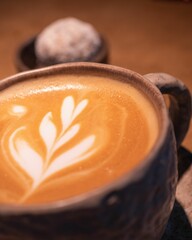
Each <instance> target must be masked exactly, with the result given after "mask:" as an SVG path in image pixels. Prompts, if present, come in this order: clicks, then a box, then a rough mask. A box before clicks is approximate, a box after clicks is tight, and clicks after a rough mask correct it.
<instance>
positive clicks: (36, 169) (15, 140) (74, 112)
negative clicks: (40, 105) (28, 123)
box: [9, 96, 96, 195]
mask: <svg viewBox="0 0 192 240" xmlns="http://www.w3.org/2000/svg"><path fill="white" fill-rule="evenodd" d="M87 104H88V100H87V99H84V100H82V101H81V102H80V103H79V104H78V105H77V106H75V104H74V99H73V97H72V96H68V97H66V98H65V99H64V100H63V103H62V107H61V112H60V117H61V123H62V129H61V132H58V131H57V127H56V125H55V124H54V122H53V119H52V113H51V112H48V113H47V114H46V115H45V116H44V117H43V119H42V121H41V122H40V125H39V134H40V137H41V138H42V140H43V142H44V144H45V146H46V157H45V161H44V159H43V156H41V155H40V154H38V152H37V151H35V149H33V148H32V147H31V146H30V143H29V142H27V141H26V140H25V139H22V138H20V137H18V135H19V134H18V133H19V132H20V131H22V130H24V129H25V127H24V126H23V127H20V128H18V129H16V130H15V131H14V132H13V133H12V134H11V136H10V137H9V149H10V152H11V155H12V157H13V159H14V160H15V161H16V162H17V163H18V165H19V166H20V167H21V168H22V169H23V170H24V171H25V172H26V173H27V174H28V175H29V176H30V177H31V178H32V179H33V184H32V190H34V189H35V188H37V187H38V186H39V184H40V183H41V182H42V181H43V180H45V179H46V178H48V177H49V176H50V175H52V174H54V173H55V172H57V171H59V170H61V169H63V168H66V167H68V166H70V165H72V164H74V163H77V162H79V161H82V160H83V159H86V158H87V157H88V156H89V155H90V154H92V153H93V152H94V151H95V150H96V148H95V147H94V148H93V144H94V141H95V138H96V136H95V135H94V134H93V135H89V136H87V137H85V138H84V139H82V140H81V141H80V142H79V143H78V144H76V145H75V146H74V147H72V148H71V149H69V150H68V151H66V152H65V151H64V152H63V153H61V154H60V155H59V156H57V157H55V158H54V157H53V155H54V153H55V152H56V151H57V150H58V149H59V148H61V147H63V146H64V145H65V144H66V143H67V142H68V141H70V140H71V139H72V138H73V137H75V135H76V134H78V132H79V129H80V124H78V123H76V124H74V125H73V122H74V120H75V119H76V118H77V117H78V115H79V114H81V112H82V111H83V110H84V108H86V105H87ZM14 108H15V109H19V108H20V109H22V107H20V106H14ZM23 109H24V111H27V109H25V108H24V107H23ZM19 114H21V112H19ZM51 159H52V160H53V161H52V162H51V163H50V160H51ZM30 193H31V191H30ZM27 195H28V194H27Z"/></svg>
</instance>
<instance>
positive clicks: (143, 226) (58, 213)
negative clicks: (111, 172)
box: [0, 63, 191, 240]
mask: <svg viewBox="0 0 192 240" xmlns="http://www.w3.org/2000/svg"><path fill="white" fill-rule="evenodd" d="M82 72H83V74H87V75H94V74H99V75H100V76H105V77H106V76H107V77H108V78H109V79H110V77H112V78H115V79H117V80H119V81H124V82H126V81H127V82H128V83H130V84H133V83H134V84H136V85H137V86H138V87H139V89H140V90H141V91H142V92H143V94H145V95H148V96H150V99H151V101H153V104H154V105H155V106H156V109H157V111H158V112H157V115H158V119H159V122H160V129H161V131H160V134H159V137H158V140H157V141H156V143H155V146H154V147H153V149H152V150H151V151H150V152H149V153H148V155H147V157H146V158H145V159H144V160H143V161H142V162H141V164H139V165H138V166H137V167H136V168H134V169H133V170H132V171H131V172H130V173H129V174H126V175H124V176H122V177H120V178H118V179H117V180H116V181H115V182H113V183H110V184H108V185H107V186H104V187H100V188H99V189H96V190H93V191H90V192H87V193H85V194H83V195H81V196H77V197H74V198H70V199H67V200H62V201H59V202H54V203H50V204H43V205H29V206H22V205H16V206H13V205H9V204H0V239H6V240H20V239H25V240H32V239H41V240H42V239H50V240H51V239H65V240H90V239H92V240H98V239H102V240H104V239H105V240H113V239H114V240H115V239H118V240H120V239H121V240H145V239H146V240H158V239H160V238H161V237H162V235H163V232H164V230H165V227H166V223H167V221H168V218H169V216H170V213H171V211H172V208H173V203H174V199H175V190H176V185H177V147H179V146H180V144H181V142H182V140H183V139H184V137H185V135H186V133H187V130H188V128H189V123H190V119H191V95H190V93H189V90H188V89H187V88H186V86H184V84H183V83H182V82H181V81H179V80H177V79H175V78H174V77H172V76H170V75H168V74H164V73H151V74H147V75H145V76H141V75H139V74H138V73H135V72H133V71H131V70H127V69H123V68H120V67H116V66H111V65H102V64H96V63H72V64H63V65H57V66H52V67H48V68H44V69H39V70H35V71H31V72H26V73H21V74H18V75H15V76H12V77H10V78H7V79H4V80H2V81H1V82H0V91H3V89H7V88H9V87H10V86H12V85H14V84H15V83H17V82H23V81H29V80H30V79H32V78H37V79H38V78H39V77H46V76H50V75H52V76H55V75H58V74H59V75H63V76H65V74H74V73H75V74H78V73H80V74H81V73H82ZM109 81H110V80H109ZM0 94H1V92H0ZM162 94H169V95H170V109H169V110H170V111H169V112H170V114H168V111H167V107H166V104H165V102H164V99H163V96H162Z"/></svg>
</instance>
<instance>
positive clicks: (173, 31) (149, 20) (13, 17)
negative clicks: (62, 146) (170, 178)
mask: <svg viewBox="0 0 192 240" xmlns="http://www.w3.org/2000/svg"><path fill="white" fill-rule="evenodd" d="M69 16H72V17H76V18H79V19H81V20H84V21H87V22H90V23H92V24H93V25H94V26H95V28H96V29H97V30H98V31H99V32H101V33H102V34H103V35H104V36H105V37H106V39H107V41H108V44H109V48H110V63H111V64H114V65H118V66H122V67H125V68H129V69H131V70H134V71H136V72H138V73H140V74H146V73H150V72H166V73H169V74H172V75H173V76H175V77H177V78H179V79H181V80H182V81H183V82H184V83H185V84H186V85H187V86H188V88H189V89H190V91H192V4H191V3H186V2H184V1H173V0H172V1H171V0H170V1H168V0H167V1H165V0H164V1H163V0H162V1H160V0H140V1H139V0H137V1H134V0H132V1H129V0H124V1H123V0H116V1H115V0H105V1H101V0H97V1H90V0H81V1H74V0H67V1H66V0H39V1H36V0H33V1H26V0H25V1H24V0H18V1H11V0H1V1H0V79H3V78H5V77H7V76H10V75H12V74H14V73H16V70H15V67H14V54H15V51H16V49H17V47H18V46H19V45H20V44H21V43H22V42H23V41H25V40H26V39H28V38H30V37H31V36H33V35H35V34H37V33H38V32H40V31H41V30H42V29H43V28H44V27H45V26H47V25H48V24H49V23H51V22H53V21H54V20H57V19H59V18H65V17H69ZM183 145H184V146H185V147H187V148H188V150H190V151H192V126H191V127H190V129H189V132H188V134H187V136H186V139H185V141H184V142H183ZM191 175H192V168H191V167H190V168H189V170H188V172H187V173H186V174H185V176H184V177H183V179H182V180H181V181H180V183H179V186H178V189H177V199H178V200H179V201H180V203H181V204H182V205H183V206H184V207H185V211H186V213H187V214H188V216H189V219H190V220H191V222H192V177H191Z"/></svg>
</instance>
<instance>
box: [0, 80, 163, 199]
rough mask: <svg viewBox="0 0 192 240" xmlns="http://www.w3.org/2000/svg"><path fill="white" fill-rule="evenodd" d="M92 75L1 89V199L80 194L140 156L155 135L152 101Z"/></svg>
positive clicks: (117, 174) (113, 176) (118, 173)
mask: <svg viewBox="0 0 192 240" xmlns="http://www.w3.org/2000/svg"><path fill="white" fill-rule="evenodd" d="M91 78H92V80H95V81H97V85H95V83H94V81H89V77H88V76H82V77H78V78H76V77H75V76H67V77H65V84H63V78H62V77H59V76H57V77H49V81H46V79H39V80H38V81H35V80H34V81H33V80H31V81H29V82H25V83H24V84H23V83H18V84H16V85H15V86H12V87H10V88H8V89H7V90H6V91H4V92H2V93H0V104H1V108H0V125H1V129H0V136H1V145H0V202H1V203H17V204H37V203H45V202H52V201H57V200H62V199H65V198H69V197H73V196H77V195H79V194H82V193H85V192H87V191H91V190H93V189H96V188H98V187H100V186H103V185H105V184H108V183H110V182H112V181H114V180H115V179H117V178H119V177H120V176H121V175H123V174H126V173H127V172H129V171H130V170H131V169H133V168H134V167H136V166H137V165H138V164H139V163H140V162H141V161H142V159H143V158H144V156H145V155H146V154H147V152H148V151H149V149H150V148H151V147H152V145H153V143H154V141H155V139H156V137H157V132H155V130H154V129H156V128H157V124H158V123H157V120H156V119H155V111H154V109H153V107H152V106H151V105H150V103H149V101H148V100H147V99H146V98H145V97H144V96H143V95H142V94H141V93H140V92H139V91H137V90H135V89H134V88H133V87H131V86H128V87H127V88H128V89H125V88H124V84H121V83H118V82H117V81H112V82H111V81H108V80H107V79H100V78H98V77H93V76H92V77H91ZM109 82H110V84H109ZM127 92H129V94H127ZM138 100H139V101H142V104H143V105H142V107H140V105H139V104H137V101H138ZM143 106H145V108H144V109H146V108H147V109H148V114H150V120H151V119H152V120H153V123H154V124H151V122H150V121H149V120H148V118H147V115H146V113H145V111H144V110H143ZM151 125H154V126H151ZM153 127H154V129H153ZM150 128H152V131H151V130H150Z"/></svg>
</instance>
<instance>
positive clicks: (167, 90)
mask: <svg viewBox="0 0 192 240" xmlns="http://www.w3.org/2000/svg"><path fill="white" fill-rule="evenodd" d="M144 77H145V78H147V79H148V80H149V81H150V82H151V83H153V84H154V85H155V86H156V87H157V88H158V89H159V90H160V92H161V93H162V94H168V95H169V99H170V107H169V114H170V118H171V120H172V123H173V127H174V132H175V138H176V142H177V147H178V148H179V146H180V145H181V143H182V141H183V139H184V138H185V135H186V133H187V131H188V129H189V125H190V120H191V112H192V98H191V94H190V92H189V90H188V88H187V87H186V86H185V85H184V84H183V83H182V82H181V81H180V80H178V79H176V78H175V77H173V76H171V75H169V74H166V73H149V74H146V75H144Z"/></svg>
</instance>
